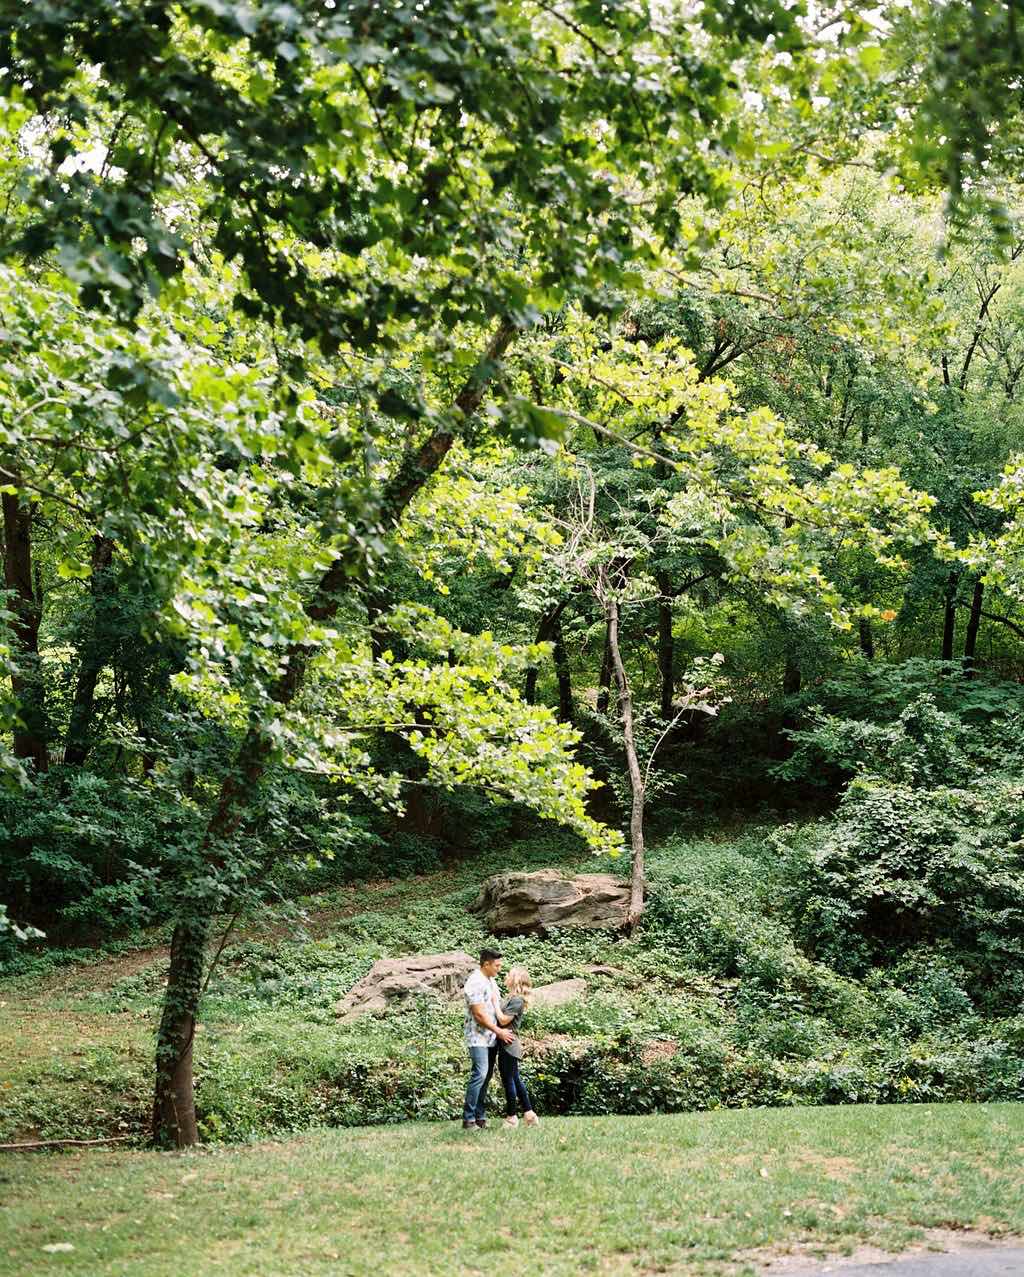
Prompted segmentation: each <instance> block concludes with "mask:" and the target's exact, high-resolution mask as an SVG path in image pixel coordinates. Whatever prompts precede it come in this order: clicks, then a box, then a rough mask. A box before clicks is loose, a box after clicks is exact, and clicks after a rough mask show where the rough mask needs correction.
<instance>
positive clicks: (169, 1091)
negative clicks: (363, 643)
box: [153, 321, 516, 1148]
mask: <svg viewBox="0 0 1024 1277" xmlns="http://www.w3.org/2000/svg"><path fill="white" fill-rule="evenodd" d="M515 332H516V330H515V328H514V327H513V326H512V324H511V323H510V322H508V321H502V322H501V323H500V324H499V326H498V329H497V331H496V332H495V334H494V336H493V338H492V339H491V342H490V344H489V346H488V348H487V351H486V352H485V354H484V356H483V358H482V359H481V361H480V363H479V364H478V365H477V367H476V369H475V370H474V372H473V374H472V375H471V376H470V378H469V380H468V381H467V383H466V385H465V386H464V387H463V389H462V391H461V392H460V393H459V395H458V396H457V398H456V400H455V404H454V408H455V411H456V413H457V415H458V416H459V417H461V418H462V419H463V420H465V419H466V418H469V417H471V416H472V415H473V414H474V413H475V412H476V410H477V409H478V408H479V406H480V403H481V401H482V400H483V396H484V392H485V390H486V388H487V384H488V382H489V381H490V378H491V376H492V375H493V372H494V367H495V363H496V361H497V360H498V359H500V358H501V356H502V355H503V354H504V353H505V351H506V350H507V349H508V347H509V345H510V344H511V343H512V340H513V338H514V337H515ZM454 442H455V435H454V434H453V433H452V432H451V431H447V430H437V431H435V432H434V433H433V434H432V435H430V436H429V438H428V439H427V440H426V441H425V442H424V443H423V444H421V445H420V446H419V447H416V448H413V449H410V451H409V452H408V453H407V454H406V455H405V457H404V458H403V460H402V462H401V463H400V465H399V466H398V469H397V471H396V472H395V474H394V476H393V477H392V479H391V480H390V481H389V483H388V484H387V485H386V487H385V489H384V492H383V494H382V497H381V501H380V506H379V510H380V514H379V518H378V524H377V528H376V529H375V531H376V533H377V534H378V535H380V534H385V535H386V534H387V533H390V532H391V531H393V530H394V528H395V526H396V525H397V523H398V521H399V519H400V518H401V517H402V514H403V513H404V511H405V509H406V507H407V506H408V505H409V503H410V501H412V499H413V498H414V497H415V496H416V494H417V493H418V492H419V490H420V489H421V488H422V487H423V485H424V484H425V483H426V482H427V480H428V479H429V478H430V477H431V476H432V475H433V474H434V473H435V472H436V471H437V469H438V467H439V466H440V465H441V463H442V462H443V461H444V459H445V457H446V456H447V455H448V453H449V451H450V450H451V447H452V445H453V444H454ZM366 577H367V570H366V565H365V561H362V560H358V561H352V560H351V559H349V558H347V557H346V556H344V555H339V556H338V557H337V558H336V559H335V560H334V562H333V563H332V564H331V565H330V567H328V568H327V570H326V571H325V572H324V574H323V576H322V577H321V579H320V581H319V583H318V585H317V588H316V590H315V591H314V594H313V596H312V598H311V599H310V601H309V602H307V603H306V613H307V615H308V616H309V618H310V619H311V620H312V621H315V622H317V623H323V622H326V621H329V620H331V619H332V618H333V616H334V615H335V613H336V612H337V610H338V607H339V605H340V603H341V601H342V598H343V597H344V595H345V593H346V591H349V590H351V589H353V588H355V587H357V586H358V585H360V584H365V583H366ZM307 662H308V651H307V649H306V648H305V647H304V646H303V645H301V644H299V643H296V644H293V645H292V647H290V648H289V649H288V652H287V655H286V658H285V662H284V668H283V671H282V673H281V675H280V677H279V678H278V680H277V683H276V685H275V686H274V688H273V689H272V692H271V697H272V699H273V700H274V701H275V702H276V703H277V704H279V705H288V704H290V703H291V701H293V700H294V699H295V697H296V695H297V694H298V693H299V691H300V690H301V688H302V685H303V682H304V681H305V677H306V667H307ZM272 752H273V741H272V738H271V737H270V736H269V734H268V733H266V732H265V731H264V730H263V724H262V722H254V723H252V724H251V725H250V727H249V729H248V731H247V733H246V736H245V739H244V741H243V742H242V745H241V748H240V750H239V753H238V756H237V759H236V761H235V765H234V766H233V767H232V769H231V770H230V772H229V773H228V775H227V776H226V777H225V778H224V781H223V782H222V784H221V789H220V793H219V795H218V798H217V803H216V806H215V808H214V812H213V815H212V816H211V818H210V821H209V824H208V826H207V830H206V834H205V836H204V839H203V846H202V858H203V860H204V861H205V862H206V863H207V864H209V866H210V868H211V869H212V870H216V869H219V868H221V867H222V860H223V851H224V843H225V841H226V840H227V839H228V838H230V837H231V836H232V835H233V834H234V833H235V832H236V831H237V829H238V828H239V827H240V826H241V825H242V824H243V822H244V818H245V811H246V804H247V801H248V800H249V798H250V797H251V795H253V794H254V793H255V792H256V790H257V789H258V787H259V784H260V781H261V779H262V777H263V773H264V771H265V770H266V766H267V763H268V761H269V759H270V757H271V754H272ZM210 925H211V910H210V908H209V906H208V904H207V902H206V900H205V898H204V897H202V896H200V897H199V898H198V899H197V898H196V897H194V896H192V894H191V893H190V892H189V890H188V888H187V887H186V890H185V894H184V897H183V900H182V908H181V910H180V912H179V915H178V918H177V921H176V923H175V929H174V937H175V940H174V942H172V945H171V960H170V965H169V967H168V972H167V988H166V991H165V993H164V1002H163V1011H162V1014H161V1019H160V1028H159V1031H158V1035H157V1047H156V1087H155V1094H154V1099H153V1138H154V1140H155V1141H156V1142H157V1143H173V1144H175V1145H176V1146H177V1147H178V1148H185V1147H188V1146H189V1145H192V1144H195V1143H196V1142H197V1140H198V1138H199V1135H198V1130H197V1126H196V1121H195V1101H194V1096H193V1082H192V1044H193V1040H194V1038H195V1025H196V1016H197V1014H198V1010H199V998H200V992H201V988H202V983H201V978H200V977H201V974H202V965H203V952H204V949H205V943H206V938H207V934H208V931H209V927H210ZM197 972H198V975H197ZM189 1115H191V1116H189Z"/></svg>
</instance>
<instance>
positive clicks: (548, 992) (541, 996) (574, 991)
mask: <svg viewBox="0 0 1024 1277" xmlns="http://www.w3.org/2000/svg"><path fill="white" fill-rule="evenodd" d="M586 991H587V982H586V980H556V981H555V983H554V984H542V985H541V986H540V988H538V989H534V991H533V994H532V996H531V998H530V1005H531V1007H560V1006H562V1005H563V1004H564V1003H566V1002H574V1001H575V1000H576V999H577V998H582V997H583V995H584V993H586Z"/></svg>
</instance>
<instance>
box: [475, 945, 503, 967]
mask: <svg viewBox="0 0 1024 1277" xmlns="http://www.w3.org/2000/svg"><path fill="white" fill-rule="evenodd" d="M500 957H501V951H500V950H498V949H481V950H480V965H481V966H483V965H484V963H485V962H493V961H494V959H495V958H500Z"/></svg>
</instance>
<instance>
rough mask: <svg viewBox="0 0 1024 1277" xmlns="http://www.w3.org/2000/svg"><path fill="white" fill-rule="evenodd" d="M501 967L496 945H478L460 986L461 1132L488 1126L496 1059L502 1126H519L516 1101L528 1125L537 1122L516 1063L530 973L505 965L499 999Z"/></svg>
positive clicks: (520, 1057) (530, 990)
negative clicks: (465, 1057)
mask: <svg viewBox="0 0 1024 1277" xmlns="http://www.w3.org/2000/svg"><path fill="white" fill-rule="evenodd" d="M500 970H501V954H500V953H499V952H498V950H497V949H483V950H481V952H480V965H479V967H477V969H476V970H475V971H474V972H473V974H472V975H471V976H470V977H469V979H468V980H467V981H466V983H465V985H464V986H463V989H462V992H463V995H464V997H465V999H466V1046H467V1047H468V1048H469V1059H470V1075H469V1085H468V1086H467V1087H466V1102H465V1104H464V1105H463V1109H462V1129H463V1130H464V1131H478V1130H483V1128H484V1127H485V1126H486V1125H487V1114H486V1104H487V1087H488V1084H489V1083H490V1080H491V1074H492V1073H493V1072H494V1063H495V1060H497V1063H498V1075H499V1076H500V1078H501V1083H502V1086H503V1087H504V1088H505V1105H506V1109H505V1111H506V1114H507V1116H506V1118H505V1125H506V1126H518V1125H519V1117H518V1115H517V1112H516V1110H517V1108H518V1106H520V1105H521V1106H522V1109H523V1121H524V1122H525V1124H526V1125H527V1126H537V1125H538V1123H539V1121H540V1119H539V1118H538V1117H537V1114H536V1113H535V1112H534V1111H533V1104H532V1102H531V1100H530V1096H529V1092H528V1091H527V1089H526V1084H525V1082H524V1081H523V1079H522V1077H521V1076H520V1074H519V1063H520V1061H521V1060H522V1058H523V1044H522V1042H521V1041H520V1040H519V1025H520V1024H521V1022H522V1019H523V1015H524V1014H525V1013H526V1010H527V1008H528V1007H529V1005H530V994H531V992H532V990H533V985H532V984H531V983H530V973H529V972H528V971H527V970H526V968H525V967H512V968H510V970H509V973H508V979H507V981H506V985H507V988H508V997H507V998H506V999H505V1001H504V1002H502V1000H501V993H500V992H499V990H498V985H497V981H496V980H495V976H497V974H498V972H499V971H500Z"/></svg>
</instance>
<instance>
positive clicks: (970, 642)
mask: <svg viewBox="0 0 1024 1277" xmlns="http://www.w3.org/2000/svg"><path fill="white" fill-rule="evenodd" d="M984 598H985V586H984V584H983V583H982V581H981V579H980V578H979V579H978V580H977V581H975V582H974V593H973V594H972V595H971V610H970V612H969V613H968V616H967V630H966V632H965V634H964V674H965V676H966V677H967V678H973V677H974V673H975V664H974V654H975V651H976V649H977V646H978V630H979V629H980V627H981V605H982V603H983V601H984Z"/></svg>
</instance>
